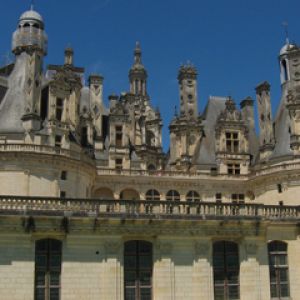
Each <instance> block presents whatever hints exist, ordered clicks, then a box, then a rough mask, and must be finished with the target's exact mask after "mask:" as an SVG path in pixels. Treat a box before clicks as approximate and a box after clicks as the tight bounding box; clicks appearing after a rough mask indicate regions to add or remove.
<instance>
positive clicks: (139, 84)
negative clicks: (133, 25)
mask: <svg viewBox="0 0 300 300" xmlns="http://www.w3.org/2000/svg"><path fill="white" fill-rule="evenodd" d="M129 81H130V92H131V93H132V94H135V95H143V96H146V95H147V90H146V84H147V71H146V69H145V67H144V65H143V64H142V50H141V46H140V43H139V42H136V44H135V48H134V63H133V66H132V67H131V68H130V70H129Z"/></svg>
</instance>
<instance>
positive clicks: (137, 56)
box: [134, 41, 142, 65]
mask: <svg viewBox="0 0 300 300" xmlns="http://www.w3.org/2000/svg"><path fill="white" fill-rule="evenodd" d="M134 64H135V65H141V64H142V50H141V46H140V42H138V41H137V42H136V43H135V49H134Z"/></svg>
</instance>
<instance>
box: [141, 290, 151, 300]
mask: <svg viewBox="0 0 300 300" xmlns="http://www.w3.org/2000/svg"><path fill="white" fill-rule="evenodd" d="M140 295H141V298H140V299H141V300H151V289H149V288H141V291H140Z"/></svg>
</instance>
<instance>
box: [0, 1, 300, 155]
mask: <svg viewBox="0 0 300 300" xmlns="http://www.w3.org/2000/svg"><path fill="white" fill-rule="evenodd" d="M1 1H2V9H1V12H0V38H1V42H0V60H1V63H3V61H4V56H5V55H6V54H7V53H8V52H9V51H10V44H11V34H12V33H13V31H14V30H15V28H16V25H17V20H18V18H19V16H20V14H21V13H22V12H23V11H25V10H27V9H28V8H29V6H30V1H29V0H10V1H5V4H3V3H4V0H1ZM35 2H36V4H35V8H36V10H37V11H39V12H40V13H41V14H42V15H43V17H44V19H45V22H46V32H47V34H48V36H49V49H48V50H49V51H48V56H47V58H46V60H45V64H49V63H52V64H54V63H55V64H57V63H63V50H64V48H65V47H66V46H72V47H73V48H74V50H75V64H76V65H78V66H83V67H85V69H86V73H87V76H88V74H89V73H91V72H93V73H94V72H98V73H101V74H102V75H103V76H104V78H105V81H104V93H105V98H107V96H108V95H109V94H111V93H113V92H115V93H120V92H122V91H126V90H128V89H129V84H128V70H129V68H130V66H131V64H132V61H133V58H132V55H133V53H132V52H133V48H134V45H135V42H136V41H137V40H139V41H140V43H141V47H142V50H143V62H144V64H145V66H146V68H147V70H148V74H149V79H148V93H149V95H150V97H151V99H152V100H151V101H152V104H153V106H155V107H157V106H158V107H159V108H160V111H161V114H162V117H163V120H164V131H163V141H164V144H165V149H166V148H167V145H168V143H169V137H168V125H169V123H170V120H171V118H172V117H173V114H174V106H175V105H178V103H179V96H178V85H177V80H176V77H177V71H178V68H179V66H180V64H181V63H184V62H186V61H188V60H189V61H191V62H192V63H193V64H194V65H195V66H196V67H197V69H198V72H199V76H198V93H199V99H198V102H199V105H200V110H201V111H202V110H203V108H204V106H205V104H206V102H207V98H208V97H209V95H215V96H228V95H229V94H230V95H231V96H232V97H233V98H234V99H235V101H236V102H237V103H239V102H240V101H241V100H243V99H244V98H246V97H247V96H251V97H253V98H255V91H254V88H255V86H256V85H257V84H258V83H260V82H262V81H264V80H267V81H269V82H270V84H271V86H272V87H271V89H272V90H271V95H272V106H273V112H274V113H275V110H276V108H277V105H278V101H279V99H280V81H279V66H278V53H279V50H280V48H281V47H282V45H283V44H284V41H285V36H284V30H283V27H282V22H283V21H287V22H288V23H289V35H290V39H291V40H292V41H296V42H298V43H300V18H299V11H300V1H299V0H298V1H297V0H272V1H271V0H260V1H259V0H251V1H250V0H247V1H246V0H244V1H243V0H227V1H225V0H210V1H202V0H47V1H46V0H36V1H35ZM105 100H106V99H105ZM106 102H107V101H106Z"/></svg>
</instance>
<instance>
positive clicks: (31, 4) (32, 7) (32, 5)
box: [30, 0, 34, 10]
mask: <svg viewBox="0 0 300 300" xmlns="http://www.w3.org/2000/svg"><path fill="white" fill-rule="evenodd" d="M30 10H34V0H31V1H30Z"/></svg>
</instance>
